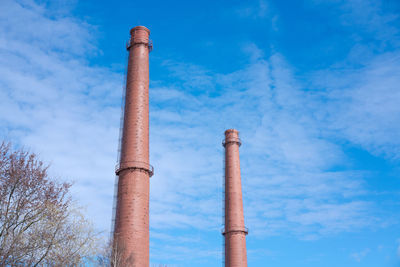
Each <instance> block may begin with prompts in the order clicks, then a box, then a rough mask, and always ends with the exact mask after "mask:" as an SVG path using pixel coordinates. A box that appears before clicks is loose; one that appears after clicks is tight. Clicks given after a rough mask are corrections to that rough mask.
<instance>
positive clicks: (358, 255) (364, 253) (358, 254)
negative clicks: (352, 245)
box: [350, 248, 371, 262]
mask: <svg viewBox="0 0 400 267" xmlns="http://www.w3.org/2000/svg"><path fill="white" fill-rule="evenodd" d="M370 252H371V250H370V249H369V248H367V249H364V250H363V251H360V252H355V253H353V254H351V255H350V256H351V257H352V258H353V259H354V260H355V261H357V262H360V261H361V260H362V259H364V258H365V257H366V256H367V255H368V254H369V253H370Z"/></svg>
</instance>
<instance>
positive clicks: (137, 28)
mask: <svg viewBox="0 0 400 267" xmlns="http://www.w3.org/2000/svg"><path fill="white" fill-rule="evenodd" d="M136 30H144V31H146V32H147V33H148V34H149V35H150V30H149V29H148V28H146V27H145V26H140V25H139V26H135V27H133V28H132V29H131V30H130V33H131V35H133V33H134V32H135V31H136Z"/></svg>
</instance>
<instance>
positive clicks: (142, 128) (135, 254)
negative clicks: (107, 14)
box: [113, 26, 153, 267]
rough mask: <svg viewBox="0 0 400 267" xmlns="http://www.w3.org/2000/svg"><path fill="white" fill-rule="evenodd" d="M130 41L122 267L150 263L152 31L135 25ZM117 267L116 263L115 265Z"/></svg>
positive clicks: (119, 245)
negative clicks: (150, 64) (150, 76)
mask: <svg viewBox="0 0 400 267" xmlns="http://www.w3.org/2000/svg"><path fill="white" fill-rule="evenodd" d="M130 33H131V38H130V40H129V42H128V44H127V50H128V51H129V59H128V70H127V77H126V94H125V110H124V119H123V130H122V140H121V154H120V161H119V164H118V165H117V168H116V175H117V176H118V193H117V204H116V206H117V207H116V212H115V226H114V241H113V251H114V252H113V253H114V259H116V261H118V262H120V263H121V264H122V266H140V267H142V266H149V185H150V181H149V178H150V177H151V176H152V175H153V167H152V166H151V165H150V164H149V52H150V50H151V48H152V45H151V42H150V40H149V35H150V31H149V29H147V28H146V27H144V26H137V27H134V28H133V29H132V30H131V31H130ZM114 266H116V265H114Z"/></svg>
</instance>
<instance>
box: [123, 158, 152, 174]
mask: <svg viewBox="0 0 400 267" xmlns="http://www.w3.org/2000/svg"><path fill="white" fill-rule="evenodd" d="M125 170H139V171H143V172H146V173H148V174H149V176H150V177H151V176H153V174H154V168H153V166H151V165H150V164H148V163H145V162H140V161H128V162H121V163H119V164H117V165H116V166H115V174H116V175H119V174H120V172H122V171H125Z"/></svg>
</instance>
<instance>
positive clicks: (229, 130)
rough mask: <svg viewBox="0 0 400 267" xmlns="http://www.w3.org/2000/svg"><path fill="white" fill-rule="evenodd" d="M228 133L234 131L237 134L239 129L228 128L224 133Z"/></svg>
mask: <svg viewBox="0 0 400 267" xmlns="http://www.w3.org/2000/svg"><path fill="white" fill-rule="evenodd" d="M228 133H236V134H239V131H238V130H236V129H228V130H226V131H225V135H226V134H228Z"/></svg>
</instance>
